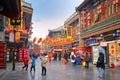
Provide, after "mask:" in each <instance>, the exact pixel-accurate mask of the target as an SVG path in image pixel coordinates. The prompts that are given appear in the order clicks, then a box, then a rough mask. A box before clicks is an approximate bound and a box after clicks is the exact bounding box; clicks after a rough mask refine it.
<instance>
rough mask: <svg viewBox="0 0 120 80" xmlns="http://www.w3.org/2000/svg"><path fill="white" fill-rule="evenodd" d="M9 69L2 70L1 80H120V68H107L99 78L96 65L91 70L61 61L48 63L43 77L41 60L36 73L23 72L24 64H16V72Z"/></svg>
mask: <svg viewBox="0 0 120 80" xmlns="http://www.w3.org/2000/svg"><path fill="white" fill-rule="evenodd" d="M7 65H8V66H7V69H6V70H3V69H0V80H120V68H115V69H110V68H108V67H107V68H106V70H105V78H104V79H100V78H98V71H97V68H96V66H95V65H93V64H90V67H89V69H85V68H84V67H82V66H81V65H74V66H72V65H71V63H70V62H69V63H67V64H63V63H62V62H61V61H52V62H51V63H47V75H46V76H42V75H41V64H40V60H39V59H38V60H37V64H36V71H35V72H34V71H33V72H30V65H31V64H29V68H28V71H26V70H22V66H23V63H16V69H15V71H12V64H11V63H9V64H7Z"/></svg>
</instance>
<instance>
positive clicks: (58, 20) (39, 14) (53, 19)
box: [24, 0, 84, 40]
mask: <svg viewBox="0 0 120 80" xmlns="http://www.w3.org/2000/svg"><path fill="white" fill-rule="evenodd" d="M24 1H26V2H28V3H31V4H32V8H33V15H32V23H33V25H32V27H33V30H32V31H33V34H32V38H31V40H32V39H33V38H34V37H37V39H38V38H40V37H42V38H45V37H46V35H48V30H52V29H56V28H57V27H59V26H62V25H64V21H65V20H67V19H68V18H69V17H70V16H71V15H72V14H73V13H74V12H75V7H78V6H79V5H80V4H81V3H82V2H83V1H84V0H24Z"/></svg>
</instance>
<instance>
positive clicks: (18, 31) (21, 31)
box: [4, 1, 33, 61]
mask: <svg viewBox="0 0 120 80" xmlns="http://www.w3.org/2000/svg"><path fill="white" fill-rule="evenodd" d="M32 13H33V9H32V5H31V4H30V3H27V2H24V1H21V12H20V18H19V19H16V20H15V18H7V17H4V22H5V25H4V30H5V38H4V42H5V43H6V51H7V61H12V60H13V59H12V58H13V56H12V53H13V52H14V51H16V53H17V54H15V57H16V61H19V60H18V59H19V48H28V39H29V38H30V35H31V33H32V31H31V30H32V22H31V19H32ZM14 34H15V36H14ZM22 55H23V54H22Z"/></svg>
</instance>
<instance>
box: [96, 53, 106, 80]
mask: <svg viewBox="0 0 120 80" xmlns="http://www.w3.org/2000/svg"><path fill="white" fill-rule="evenodd" d="M96 66H97V68H98V74H99V78H103V77H104V70H105V64H104V54H103V53H102V52H100V53H99V57H98V60H97V64H96Z"/></svg>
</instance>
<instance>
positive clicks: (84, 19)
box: [76, 0, 120, 67]
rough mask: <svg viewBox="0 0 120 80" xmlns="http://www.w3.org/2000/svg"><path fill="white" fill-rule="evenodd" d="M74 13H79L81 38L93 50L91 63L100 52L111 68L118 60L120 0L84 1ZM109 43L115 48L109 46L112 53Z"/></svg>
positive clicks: (119, 46)
mask: <svg viewBox="0 0 120 80" xmlns="http://www.w3.org/2000/svg"><path fill="white" fill-rule="evenodd" d="M76 11H77V12H79V13H80V21H81V23H80V25H81V30H82V31H81V38H82V40H84V44H85V46H91V48H92V50H93V51H92V52H93V63H96V60H97V57H95V56H98V53H99V51H101V50H102V51H104V54H105V56H106V57H105V61H106V63H107V64H109V66H110V67H111V66H112V64H114V62H116V61H117V59H118V58H120V50H118V48H120V45H119V40H120V0H84V1H83V3H82V4H80V5H79V6H78V7H77V8H76ZM111 43H114V45H116V46H117V47H114V45H111V46H112V48H114V49H113V50H112V52H111V47H110V45H109V44H111ZM100 47H101V48H102V49H101V48H100Z"/></svg>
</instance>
